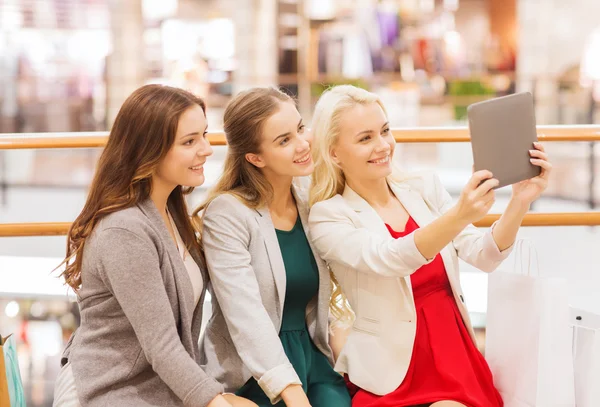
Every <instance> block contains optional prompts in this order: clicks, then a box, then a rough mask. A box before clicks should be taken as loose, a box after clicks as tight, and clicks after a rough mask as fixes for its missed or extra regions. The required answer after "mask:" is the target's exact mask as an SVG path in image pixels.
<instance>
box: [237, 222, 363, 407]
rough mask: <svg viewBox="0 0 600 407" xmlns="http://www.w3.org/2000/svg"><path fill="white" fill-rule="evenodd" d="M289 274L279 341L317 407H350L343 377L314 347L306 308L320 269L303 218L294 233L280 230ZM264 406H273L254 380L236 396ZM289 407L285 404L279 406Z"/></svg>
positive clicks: (283, 253) (316, 289) (284, 261)
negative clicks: (303, 225)
mask: <svg viewBox="0 0 600 407" xmlns="http://www.w3.org/2000/svg"><path fill="white" fill-rule="evenodd" d="M276 232H277V239H278V241H279V247H280V249H281V255H282V257H283V263H284V265H285V274H286V280H287V282H286V292H285V302H284V306H283V318H282V321H281V330H280V331H279V339H280V340H281V344H282V345H283V349H284V351H285V354H286V355H287V357H288V359H289V361H290V363H291V364H292V365H293V366H294V369H296V373H297V374H298V376H299V377H300V380H301V381H302V388H303V389H304V392H305V393H306V394H307V396H308V399H309V401H310V404H311V405H312V406H313V407H350V405H351V403H352V402H351V400H350V396H349V394H348V390H347V388H346V384H345V382H344V379H343V377H342V376H341V375H339V374H338V373H336V372H335V371H334V370H333V368H332V367H331V365H330V364H329V362H328V361H327V358H326V357H325V355H323V354H322V353H321V351H319V349H317V347H316V346H315V345H314V344H313V342H312V340H311V338H310V335H309V333H308V329H307V327H306V315H305V313H306V306H307V305H308V303H309V301H310V300H311V299H312V298H313V297H314V296H315V295H316V294H317V292H318V290H319V269H318V267H317V263H316V261H315V258H314V256H313V253H312V250H311V249H310V246H309V244H308V240H307V239H306V235H305V234H304V229H303V228H302V223H301V221H300V216H298V220H297V221H296V224H295V225H294V228H293V229H292V230H290V231H283V230H276ZM236 394H237V395H238V396H241V397H245V398H247V399H249V400H252V401H253V402H255V403H256V404H258V405H259V406H261V407H270V406H272V404H271V402H270V401H269V398H268V397H267V396H266V395H265V393H264V392H263V390H262V389H261V388H260V386H259V385H258V383H257V382H256V380H255V379H254V378H251V379H250V380H248V382H246V384H244V386H242V388H241V389H239V390H238V391H237V393H236ZM275 405H276V406H278V407H281V406H285V403H284V402H283V401H280V402H279V403H277V404H275Z"/></svg>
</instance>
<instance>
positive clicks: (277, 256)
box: [257, 206, 287, 317]
mask: <svg viewBox="0 0 600 407" xmlns="http://www.w3.org/2000/svg"><path fill="white" fill-rule="evenodd" d="M257 212H258V214H259V215H260V216H258V217H257V222H258V225H259V227H260V229H261V232H262V235H263V237H264V239H265V248H266V249H267V255H268V256H269V262H270V263H271V272H272V273H273V280H275V287H276V289H277V297H278V299H279V317H281V316H282V315H283V304H284V302H285V285H286V282H287V280H286V277H285V265H284V264H283V257H282V256H281V249H280V248H279V241H278V240H277V233H276V232H275V226H274V225H273V220H272V219H271V214H270V213H269V208H267V207H266V206H265V207H262V208H260V209H257Z"/></svg>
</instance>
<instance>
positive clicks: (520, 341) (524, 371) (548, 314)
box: [485, 240, 598, 407]
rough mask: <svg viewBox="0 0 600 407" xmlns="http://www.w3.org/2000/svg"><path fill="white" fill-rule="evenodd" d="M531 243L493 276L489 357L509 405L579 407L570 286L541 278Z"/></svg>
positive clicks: (520, 243) (519, 248)
mask: <svg viewBox="0 0 600 407" xmlns="http://www.w3.org/2000/svg"><path fill="white" fill-rule="evenodd" d="M525 242H526V241H523V240H519V241H517V243H516V245H517V247H515V253H514V255H515V267H514V270H513V271H512V272H502V271H497V272H495V273H492V274H490V276H489V282H488V311H487V328H486V346H485V356H486V359H487V361H488V363H489V365H490V368H491V370H492V373H493V375H494V383H495V385H496V388H497V389H498V391H499V392H500V394H501V395H502V398H503V399H504V405H505V407H575V384H574V375H573V353H572V339H573V332H572V328H571V327H570V325H569V304H568V299H567V287H566V282H565V280H564V279H559V278H544V277H542V276H540V275H539V264H538V262H537V261H535V262H534V261H533V257H535V256H536V254H535V249H534V248H533V247H532V245H531V244H530V243H528V242H527V244H525ZM536 260H537V257H536ZM596 407H598V406H596Z"/></svg>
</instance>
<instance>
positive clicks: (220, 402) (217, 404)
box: [206, 394, 232, 407]
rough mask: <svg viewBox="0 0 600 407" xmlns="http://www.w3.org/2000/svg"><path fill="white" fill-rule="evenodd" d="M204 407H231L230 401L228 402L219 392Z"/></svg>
mask: <svg viewBox="0 0 600 407" xmlns="http://www.w3.org/2000/svg"><path fill="white" fill-rule="evenodd" d="M206 407H232V406H231V403H229V402H228V401H227V400H226V399H225V397H223V395H222V394H219V395H218V396H217V397H215V398H214V399H212V401H211V402H210V403H208V405H207V406H206Z"/></svg>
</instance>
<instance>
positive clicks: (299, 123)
mask: <svg viewBox="0 0 600 407" xmlns="http://www.w3.org/2000/svg"><path fill="white" fill-rule="evenodd" d="M301 124H302V118H300V121H299V122H298V127H300V125H301ZM290 134H291V132H289V131H288V132H286V133H283V134H280V135H279V136H277V137H275V138H274V139H273V141H272V142H273V143H274V142H276V141H277V140H279V139H280V138H282V137H287V136H289V135H290Z"/></svg>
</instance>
